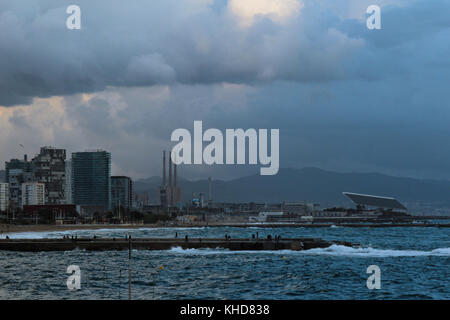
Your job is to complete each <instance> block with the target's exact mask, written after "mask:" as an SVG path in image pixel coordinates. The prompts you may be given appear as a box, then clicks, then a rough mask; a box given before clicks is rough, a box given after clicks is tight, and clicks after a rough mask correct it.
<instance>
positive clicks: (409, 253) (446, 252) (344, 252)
mask: <svg viewBox="0 0 450 320" xmlns="http://www.w3.org/2000/svg"><path fill="white" fill-rule="evenodd" d="M169 252H170V253H175V254H185V255H212V254H266V255H267V254H276V255H292V254H295V255H328V256H347V257H363V258H374V257H375V258H386V257H422V256H450V248H438V249H434V250H431V251H420V250H394V249H375V248H371V247H367V248H352V247H346V246H342V245H332V246H330V247H328V248H317V249H310V250H305V251H293V250H277V251H268V250H260V251H248V250H243V251H230V250H228V249H221V248H216V249H183V248H181V247H174V248H172V249H170V250H169Z"/></svg>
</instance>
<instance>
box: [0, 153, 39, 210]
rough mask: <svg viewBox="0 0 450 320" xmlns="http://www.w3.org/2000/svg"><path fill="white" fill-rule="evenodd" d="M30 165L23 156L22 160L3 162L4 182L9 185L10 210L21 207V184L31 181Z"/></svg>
mask: <svg viewBox="0 0 450 320" xmlns="http://www.w3.org/2000/svg"><path fill="white" fill-rule="evenodd" d="M32 176H33V174H32V171H31V163H30V162H29V161H28V160H27V156H26V155H25V156H24V158H23V160H19V159H11V160H10V161H7V162H5V180H6V181H5V182H6V183H8V184H9V198H10V200H11V203H12V208H11V209H13V210H14V209H15V208H20V207H22V183H25V182H30V181H32V180H33V179H32Z"/></svg>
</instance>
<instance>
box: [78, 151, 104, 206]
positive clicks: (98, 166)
mask: <svg viewBox="0 0 450 320" xmlns="http://www.w3.org/2000/svg"><path fill="white" fill-rule="evenodd" d="M72 200H73V203H74V204H76V205H79V206H96V207H102V208H103V210H104V211H107V210H110V208H111V154H110V153H109V152H106V151H103V150H97V151H85V152H75V153H72Z"/></svg>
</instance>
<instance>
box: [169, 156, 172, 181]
mask: <svg viewBox="0 0 450 320" xmlns="http://www.w3.org/2000/svg"><path fill="white" fill-rule="evenodd" d="M171 186H172V157H171V156H170V154H169V187H171Z"/></svg>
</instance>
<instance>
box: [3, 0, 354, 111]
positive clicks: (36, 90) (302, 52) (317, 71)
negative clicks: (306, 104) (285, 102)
mask: <svg viewBox="0 0 450 320" xmlns="http://www.w3.org/2000/svg"><path fill="white" fill-rule="evenodd" d="M69 4H72V3H71V2H70V3H69V2H67V1H37V0H36V1H26V2H25V1H20V2H17V1H12V0H11V1H6V2H5V1H4V2H3V3H2V5H1V7H0V28H1V30H8V32H6V33H4V32H2V33H1V34H0V57H1V61H0V105H6V106H10V105H15V104H23V103H28V102H30V99H31V98H33V97H36V96H37V97H48V96H52V95H67V94H73V93H78V92H93V91H98V90H102V89H104V88H105V87H106V86H149V85H155V84H173V83H183V84H195V83H203V84H208V83H215V82H234V83H258V82H267V81H272V80H275V79H286V80H294V81H328V80H334V79H340V78H343V77H346V76H347V75H346V72H345V70H343V69H342V68H341V66H342V64H343V62H344V61H345V60H348V58H349V56H351V53H352V52H353V51H354V49H355V48H356V47H358V46H359V45H361V43H360V42H359V41H358V40H357V39H350V38H347V37H346V36H345V35H344V34H342V33H339V32H338V31H336V30H331V31H330V30H328V28H329V27H332V26H333V24H334V23H335V22H336V19H337V18H336V17H334V16H332V14H331V13H322V18H321V19H320V21H316V19H314V18H312V17H314V16H317V15H318V12H319V11H320V10H321V9H320V7H318V6H316V5H314V4H313V3H312V2H311V3H307V4H305V6H304V8H303V9H302V10H301V11H300V14H299V15H298V16H297V17H293V18H292V19H290V20H289V21H288V22H286V23H285V24H280V23H276V22H274V21H272V20H271V19H270V18H268V17H264V16H262V17H259V18H255V22H254V24H253V25H252V26H251V27H239V26H238V24H239V20H238V18H237V17H236V16H234V15H232V14H231V13H230V10H227V9H226V6H225V4H224V3H223V2H218V3H215V2H211V4H210V5H205V1H192V0H191V1H189V0H169V1H159V2H155V1H151V2H150V1H132V2H127V3H126V4H125V3H124V2H122V1H77V2H76V4H78V5H79V6H80V7H81V14H82V29H81V30H68V29H66V26H65V21H66V19H67V17H68V14H66V12H65V10H66V8H67V6H68V5H69Z"/></svg>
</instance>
